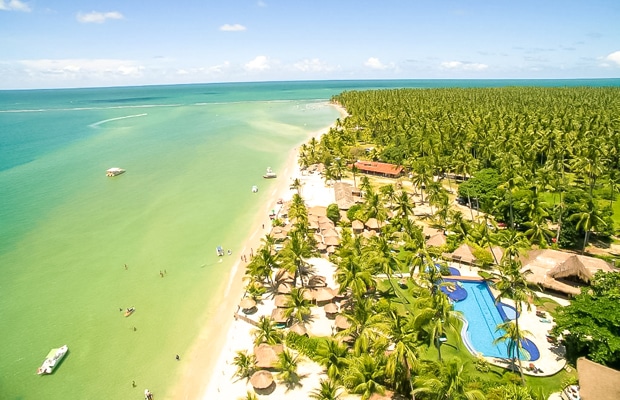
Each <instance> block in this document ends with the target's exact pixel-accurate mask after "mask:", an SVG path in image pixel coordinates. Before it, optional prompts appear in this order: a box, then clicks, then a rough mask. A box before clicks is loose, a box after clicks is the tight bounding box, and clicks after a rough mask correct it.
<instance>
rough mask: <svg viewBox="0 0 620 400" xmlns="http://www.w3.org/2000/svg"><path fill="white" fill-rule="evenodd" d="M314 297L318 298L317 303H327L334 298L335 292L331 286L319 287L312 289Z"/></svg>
mask: <svg viewBox="0 0 620 400" xmlns="http://www.w3.org/2000/svg"><path fill="white" fill-rule="evenodd" d="M312 297H314V299H315V300H316V302H317V303H325V302H329V301H332V300H333V299H334V294H333V293H332V291H331V290H330V289H329V288H324V287H322V288H318V289H316V290H313V291H312Z"/></svg>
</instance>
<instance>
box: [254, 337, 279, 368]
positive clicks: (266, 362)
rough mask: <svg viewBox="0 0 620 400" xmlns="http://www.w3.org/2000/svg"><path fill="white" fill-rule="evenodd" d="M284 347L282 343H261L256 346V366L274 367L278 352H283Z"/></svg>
mask: <svg viewBox="0 0 620 400" xmlns="http://www.w3.org/2000/svg"><path fill="white" fill-rule="evenodd" d="M283 349H284V347H283V346H282V345H281V344H276V345H268V344H267V343H261V344H259V345H258V346H257V347H254V356H255V357H256V366H257V367H258V368H273V366H274V364H275V363H276V362H277V361H278V354H280V353H282V351H283Z"/></svg>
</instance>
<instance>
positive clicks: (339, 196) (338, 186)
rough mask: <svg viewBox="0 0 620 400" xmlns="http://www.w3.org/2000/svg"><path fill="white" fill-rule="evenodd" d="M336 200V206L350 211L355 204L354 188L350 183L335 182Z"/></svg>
mask: <svg viewBox="0 0 620 400" xmlns="http://www.w3.org/2000/svg"><path fill="white" fill-rule="evenodd" d="M334 198H335V199H336V204H338V208H339V209H341V210H348V209H349V208H351V207H352V206H353V205H354V204H355V200H354V199H353V187H352V186H351V184H350V183H346V182H335V183H334Z"/></svg>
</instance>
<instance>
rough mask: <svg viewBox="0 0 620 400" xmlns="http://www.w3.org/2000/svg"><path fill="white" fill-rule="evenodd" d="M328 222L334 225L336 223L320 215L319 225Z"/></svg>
mask: <svg viewBox="0 0 620 400" xmlns="http://www.w3.org/2000/svg"><path fill="white" fill-rule="evenodd" d="M324 222H327V223H328V224H332V225H333V224H334V221H332V220H331V219H329V218H327V215H319V224H321V223H324Z"/></svg>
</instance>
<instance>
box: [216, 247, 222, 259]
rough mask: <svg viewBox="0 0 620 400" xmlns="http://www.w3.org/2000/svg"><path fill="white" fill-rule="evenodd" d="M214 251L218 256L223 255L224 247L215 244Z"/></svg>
mask: <svg viewBox="0 0 620 400" xmlns="http://www.w3.org/2000/svg"><path fill="white" fill-rule="evenodd" d="M215 252H216V253H217V255H218V256H220V257H221V256H223V255H224V249H223V248H222V246H217V247H216V248H215Z"/></svg>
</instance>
